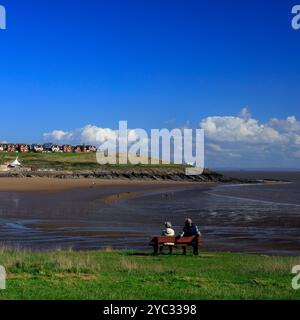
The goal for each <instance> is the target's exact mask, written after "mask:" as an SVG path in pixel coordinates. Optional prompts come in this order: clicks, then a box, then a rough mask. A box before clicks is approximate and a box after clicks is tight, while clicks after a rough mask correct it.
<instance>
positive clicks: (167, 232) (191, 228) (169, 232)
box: [161, 218, 201, 254]
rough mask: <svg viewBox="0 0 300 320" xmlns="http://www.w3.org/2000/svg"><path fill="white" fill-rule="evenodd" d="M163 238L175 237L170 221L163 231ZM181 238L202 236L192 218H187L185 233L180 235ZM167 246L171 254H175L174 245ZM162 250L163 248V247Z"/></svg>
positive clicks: (166, 223) (166, 244)
mask: <svg viewBox="0 0 300 320" xmlns="http://www.w3.org/2000/svg"><path fill="white" fill-rule="evenodd" d="M162 236H167V237H175V231H174V229H173V228H172V223H171V222H169V221H166V222H165V229H164V230H163V231H162ZM179 236H180V237H192V236H201V232H200V231H199V229H198V226H197V225H195V224H194V223H193V221H192V219H191V218H186V219H185V223H184V227H183V231H182V232H181V233H180V235H179ZM164 245H165V246H169V254H172V252H173V246H174V243H171V242H170V243H165V244H164ZM161 250H162V247H161Z"/></svg>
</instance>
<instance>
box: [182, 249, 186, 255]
mask: <svg viewBox="0 0 300 320" xmlns="http://www.w3.org/2000/svg"><path fill="white" fill-rule="evenodd" d="M182 250H183V252H182V253H183V255H184V256H186V247H183V248H182Z"/></svg>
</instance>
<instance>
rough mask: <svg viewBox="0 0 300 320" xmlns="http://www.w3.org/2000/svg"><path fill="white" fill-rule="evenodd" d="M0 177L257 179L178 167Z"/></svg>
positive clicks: (0, 175)
mask: <svg viewBox="0 0 300 320" xmlns="http://www.w3.org/2000/svg"><path fill="white" fill-rule="evenodd" d="M0 177H19V178H20V177H48V178H58V179H85V178H90V179H121V180H143V181H178V182H180V181H184V182H193V181H194V182H224V183H254V182H258V181H250V180H241V179H236V178H230V177H225V176H223V175H222V174H219V173H217V172H213V171H210V170H205V171H204V172H203V174H202V175H199V176H188V175H186V174H185V172H184V170H181V169H178V170H175V169H170V170H167V169H160V168H156V169H149V168H147V169H142V168H139V169H137V170H124V169H115V170H113V169H105V170H95V171H92V170H80V171H53V170H48V171H47V170H43V171H41V170H39V171H28V172H26V171H10V172H5V173H1V174H0Z"/></svg>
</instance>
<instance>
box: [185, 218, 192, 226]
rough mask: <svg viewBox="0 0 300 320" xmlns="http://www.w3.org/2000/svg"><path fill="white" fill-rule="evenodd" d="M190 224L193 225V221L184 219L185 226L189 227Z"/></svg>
mask: <svg viewBox="0 0 300 320" xmlns="http://www.w3.org/2000/svg"><path fill="white" fill-rule="evenodd" d="M192 224H193V221H192V219H191V218H186V219H185V225H186V226H191V225H192Z"/></svg>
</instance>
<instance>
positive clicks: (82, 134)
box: [43, 124, 146, 145]
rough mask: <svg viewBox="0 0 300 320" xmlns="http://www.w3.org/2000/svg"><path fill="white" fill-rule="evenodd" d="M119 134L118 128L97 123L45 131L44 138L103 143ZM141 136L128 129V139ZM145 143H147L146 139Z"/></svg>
mask: <svg viewBox="0 0 300 320" xmlns="http://www.w3.org/2000/svg"><path fill="white" fill-rule="evenodd" d="M117 135H118V130H113V129H110V128H102V127H97V126H95V125H91V124H89V125H86V126H85V127H83V128H80V129H75V130H72V131H63V130H53V131H51V132H48V133H44V134H43V137H44V140H54V141H56V142H61V143H86V144H96V145H99V144H102V143H103V142H105V141H114V140H115V139H116V137H117ZM138 138H139V134H138V132H137V131H136V130H131V129H128V141H129V142H134V141H136V140H137V139H138ZM144 143H146V142H145V141H144Z"/></svg>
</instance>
